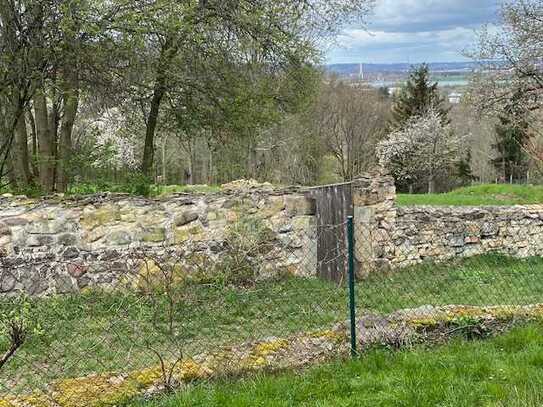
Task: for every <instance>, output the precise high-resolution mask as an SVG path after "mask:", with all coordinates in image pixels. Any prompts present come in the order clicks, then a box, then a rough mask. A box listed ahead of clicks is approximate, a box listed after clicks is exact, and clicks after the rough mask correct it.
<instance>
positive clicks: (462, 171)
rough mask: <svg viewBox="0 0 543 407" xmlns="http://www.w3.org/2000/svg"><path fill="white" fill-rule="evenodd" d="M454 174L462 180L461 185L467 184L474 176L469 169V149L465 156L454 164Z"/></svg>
mask: <svg viewBox="0 0 543 407" xmlns="http://www.w3.org/2000/svg"><path fill="white" fill-rule="evenodd" d="M455 166H456V174H455V175H456V176H457V177H458V178H459V179H460V181H461V182H462V185H468V184H469V183H471V182H472V181H473V180H475V176H474V175H473V172H472V171H471V151H468V152H467V154H466V156H465V157H462V158H461V159H460V160H459V161H458V162H457V163H456V164H455Z"/></svg>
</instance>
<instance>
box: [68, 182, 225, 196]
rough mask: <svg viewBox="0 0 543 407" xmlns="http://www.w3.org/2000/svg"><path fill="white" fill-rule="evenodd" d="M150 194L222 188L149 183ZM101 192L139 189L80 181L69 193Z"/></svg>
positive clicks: (159, 194) (122, 191)
mask: <svg viewBox="0 0 543 407" xmlns="http://www.w3.org/2000/svg"><path fill="white" fill-rule="evenodd" d="M148 188H149V194H150V196H153V197H156V196H160V197H163V196H168V195H171V194H174V193H214V192H219V191H220V190H221V188H220V186H218V185H211V186H209V185H157V184H151V185H149V187H148ZM99 192H112V193H129V194H132V195H137V194H138V191H137V188H136V187H135V186H134V185H131V184H115V183H100V184H98V183H80V184H75V185H71V186H70V188H69V190H68V192H67V195H90V194H96V193H99Z"/></svg>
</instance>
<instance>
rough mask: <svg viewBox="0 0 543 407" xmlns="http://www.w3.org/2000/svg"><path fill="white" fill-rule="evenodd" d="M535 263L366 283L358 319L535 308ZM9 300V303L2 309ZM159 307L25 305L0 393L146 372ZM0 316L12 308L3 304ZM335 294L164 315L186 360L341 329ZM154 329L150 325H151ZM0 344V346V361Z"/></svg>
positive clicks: (424, 269)
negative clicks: (24, 320) (22, 333)
mask: <svg viewBox="0 0 543 407" xmlns="http://www.w3.org/2000/svg"><path fill="white" fill-rule="evenodd" d="M542 293H543V259H540V258H531V259H526V260H520V259H511V258H507V257H504V256H483V257H478V258H471V259H466V260H464V261H461V262H457V263H451V264H443V265H432V264H427V265H420V266H417V267H412V268H408V269H405V270H403V271H402V272H398V273H395V274H391V275H375V276H373V277H371V278H370V279H367V280H364V281H360V282H359V283H358V285H357V306H358V309H359V314H360V313H362V312H366V310H370V311H372V312H379V313H389V312H391V311H394V310H397V309H402V308H411V307H418V306H421V305H426V304H431V305H446V304H466V305H498V304H515V305H516V304H531V303H540V302H543V294H542ZM11 301H13V300H11ZM167 306H168V303H167V302H166V301H165V299H160V298H159V299H158V301H157V302H156V303H153V302H150V301H149V299H146V298H143V297H141V296H138V295H137V294H134V293H124V294H123V293H116V294H107V293H97V292H91V293H87V294H84V295H79V296H71V297H70V296H66V297H56V298H51V299H42V300H34V301H30V302H28V303H27V304H26V305H25V310H26V311H25V312H27V315H29V316H30V317H33V318H35V319H36V320H37V321H38V322H39V326H38V327H37V328H36V331H37V332H36V333H35V334H34V335H32V337H31V339H30V340H29V341H28V342H27V343H26V344H25V346H24V347H23V348H22V349H21V350H20V352H19V353H18V354H17V356H16V357H15V358H14V359H13V360H12V361H11V362H10V364H9V365H8V366H7V367H6V368H5V369H4V370H2V371H1V373H0V393H2V392H5V391H7V390H11V391H13V390H14V389H15V390H24V389H25V388H28V387H29V386H31V387H35V386H41V385H43V384H46V383H47V382H51V381H53V380H55V379H58V378H64V377H78V376H82V375H86V374H90V373H95V372H109V371H127V370H133V369H139V368H143V367H147V366H150V365H153V364H155V363H156V362H157V360H156V358H155V356H154V355H153V353H152V352H150V351H149V350H148V349H147V348H146V347H145V341H151V342H152V344H153V347H155V348H157V349H159V350H164V351H169V350H170V349H171V346H172V344H171V343H170V342H168V341H167V340H166V339H165V337H164V335H163V334H162V331H161V329H162V328H163V326H164V323H165V321H164V314H165V312H164V311H165V310H167ZM0 307H1V308H0V309H2V311H3V312H6V313H9V310H10V309H11V310H15V309H16V308H17V307H20V303H13V302H10V300H7V299H3V300H2V301H1V302H0ZM347 315H348V314H347V292H346V289H345V287H337V286H336V285H334V284H331V283H327V282H324V281H320V280H317V279H299V278H287V279H283V280H278V281H266V282H260V283H258V284H256V285H255V286H254V287H249V288H235V287H225V286H220V285H197V286H196V285H195V286H190V287H188V288H187V289H186V292H185V293H184V295H183V300H182V301H181V302H179V303H178V304H177V305H176V306H175V309H174V324H175V328H176V330H177V331H178V334H177V335H178V336H177V337H178V338H179V339H180V340H181V341H182V343H183V351H184V353H185V354H186V355H191V354H194V353H199V352H204V351H210V350H212V349H214V348H215V347H216V346H219V345H228V344H236V343H240V342H244V341H248V340H253V339H263V338H265V337H269V336H279V337H281V336H288V335H289V334H292V333H296V332H300V331H308V330H318V329H322V328H323V327H329V326H330V325H332V324H335V323H337V322H340V321H345V320H347ZM157 321H158V322H157ZM3 348H5V343H2V342H1V341H0V353H1V352H2V351H3Z"/></svg>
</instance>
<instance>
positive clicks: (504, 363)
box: [130, 324, 543, 407]
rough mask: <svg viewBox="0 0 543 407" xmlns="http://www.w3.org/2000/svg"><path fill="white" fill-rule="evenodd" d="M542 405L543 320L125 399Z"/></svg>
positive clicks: (275, 406) (143, 406)
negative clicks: (482, 336) (496, 332)
mask: <svg viewBox="0 0 543 407" xmlns="http://www.w3.org/2000/svg"><path fill="white" fill-rule="evenodd" d="M541 405H543V326H542V325H539V324H533V325H529V326H525V327H521V328H515V329H514V330H512V331H511V332H508V333H506V334H504V335H502V336H498V337H495V338H492V339H489V340H485V341H473V342H468V341H461V340H456V341H454V342H452V343H450V344H447V345H442V346H439V347H435V348H425V347H423V346H420V347H416V348H414V349H407V350H402V351H390V350H387V349H375V350H371V351H369V352H367V353H366V354H364V355H363V356H362V357H361V358H360V359H359V360H356V361H351V362H347V363H335V364H330V365H324V366H321V367H317V368H312V369H311V370H308V371H306V372H301V373H296V372H292V373H287V374H282V375H277V376H270V375H268V376H265V375H261V376H257V377H252V378H249V379H244V380H239V381H237V382H228V381H225V382H218V383H210V384H205V385H203V384H202V385H198V386H195V387H193V388H190V389H188V390H186V391H183V392H180V393H178V394H176V395H173V396H169V397H165V398H163V399H158V400H156V401H147V402H136V403H133V404H131V406H130V407H181V406H191V407H196V406H202V407H204V406H205V407H212V406H239V407H242V406H247V407H249V406H251V407H255V406H266V407H280V406H281V407H282V406H285V407H286V406H322V407H324V406H330V407H332V406H333V407H341V406H345V407H346V406H352V407H355V406H357V407H358V406H406V407H411V406H417V407H424V406H428V407H429V406H432V407H433V406H443V407H445V406H450V407H461V406H466V407H473V406H489V407H490V406H503V407H505V406H507V407H515V406H518V407H521V406H522V407H536V406H541Z"/></svg>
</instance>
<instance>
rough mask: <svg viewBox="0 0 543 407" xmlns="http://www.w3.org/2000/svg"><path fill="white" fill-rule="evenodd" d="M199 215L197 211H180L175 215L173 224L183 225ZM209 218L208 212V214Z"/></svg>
mask: <svg viewBox="0 0 543 407" xmlns="http://www.w3.org/2000/svg"><path fill="white" fill-rule="evenodd" d="M198 217H199V214H198V212H196V211H193V210H188V211H184V212H182V213H180V214H179V215H177V216H176V217H175V220H174V224H175V226H184V225H186V224H189V223H191V222H194V221H195V220H197V219H198ZM208 219H209V214H208Z"/></svg>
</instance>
